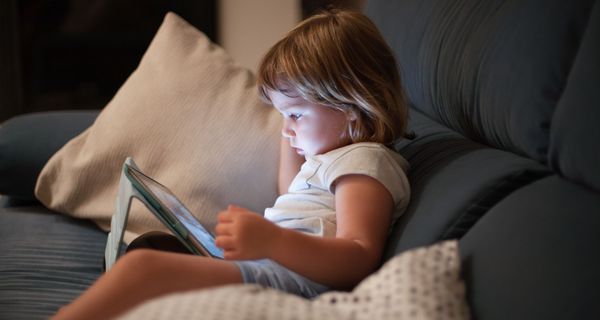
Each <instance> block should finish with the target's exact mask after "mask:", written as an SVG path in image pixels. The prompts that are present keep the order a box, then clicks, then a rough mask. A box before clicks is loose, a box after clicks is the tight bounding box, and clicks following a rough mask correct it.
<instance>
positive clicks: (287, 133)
mask: <svg viewBox="0 0 600 320" xmlns="http://www.w3.org/2000/svg"><path fill="white" fill-rule="evenodd" d="M281 135H282V136H283V137H284V138H291V137H294V136H295V135H296V133H295V132H294V130H292V128H290V126H289V123H287V121H286V122H284V124H283V128H281Z"/></svg>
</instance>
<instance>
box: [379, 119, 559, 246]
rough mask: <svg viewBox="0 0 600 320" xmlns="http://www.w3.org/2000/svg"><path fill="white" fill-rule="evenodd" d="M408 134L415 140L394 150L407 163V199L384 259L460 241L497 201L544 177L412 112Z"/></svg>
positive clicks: (526, 163)
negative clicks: (413, 135) (419, 248)
mask: <svg viewBox="0 0 600 320" xmlns="http://www.w3.org/2000/svg"><path fill="white" fill-rule="evenodd" d="M409 130H411V131H412V132H413V133H414V134H415V139H413V140H412V141H404V142H402V143H401V144H398V145H397V146H396V148H397V149H399V151H400V153H401V154H402V155H403V156H404V157H405V159H406V160H408V162H409V163H410V166H411V169H410V171H409V172H408V178H409V181H410V183H411V193H412V196H411V200H410V203H409V206H408V208H407V210H406V212H405V213H404V215H403V216H401V217H400V219H399V220H398V222H397V225H396V226H395V227H394V229H393V232H392V234H391V235H390V239H389V240H388V248H387V249H386V257H390V256H393V255H395V254H397V253H399V252H402V251H404V250H406V249H410V248H413V247H418V246H424V245H428V244H431V243H434V242H436V241H439V240H443V239H453V238H454V239H455V238H460V237H462V235H463V234H464V233H465V232H466V231H467V230H468V229H469V228H470V227H471V226H472V225H473V224H474V223H475V222H476V221H477V219H479V218H480V217H481V216H482V215H484V214H485V213H486V212H487V210H488V209H489V208H491V207H493V206H494V205H495V204H496V203H497V202H498V201H499V200H501V199H502V198H504V197H506V196H507V195H509V194H510V193H511V192H513V191H514V190H516V189H518V188H520V187H522V186H524V185H527V184H529V183H531V182H532V181H535V180H537V179H539V178H541V177H543V176H545V175H548V174H549V170H548V169H547V168H546V167H544V166H542V165H540V164H539V163H537V162H535V161H532V160H530V159H526V158H522V157H520V156H517V155H514V154H511V153H508V152H505V151H501V150H497V149H492V148H489V147H487V146H485V145H482V144H478V143H476V142H473V141H471V140H468V139H466V138H464V137H463V136H461V135H460V134H458V133H456V132H454V131H452V130H451V129H448V128H446V127H444V126H442V125H440V124H438V123H437V122H435V121H433V120H431V119H429V118H428V117H427V116H425V115H423V114H422V113H419V112H418V111H416V110H411V119H410V121H409Z"/></svg>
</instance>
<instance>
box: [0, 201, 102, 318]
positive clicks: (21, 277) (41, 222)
mask: <svg viewBox="0 0 600 320" xmlns="http://www.w3.org/2000/svg"><path fill="white" fill-rule="evenodd" d="M0 235H2V241H0V261H2V262H1V263H0V319H48V318H49V316H50V315H52V314H54V313H55V312H56V311H57V310H58V308H59V307H61V306H63V305H65V304H67V303H69V302H70V301H72V300H73V299H74V298H75V297H77V296H78V295H79V294H80V293H82V292H83V291H84V290H85V289H86V288H87V287H89V286H90V284H92V282H93V281H94V280H96V279H97V278H98V276H100V274H101V273H102V266H103V264H102V262H103V258H104V245H105V242H106V233H105V232H103V231H101V230H100V229H99V228H98V227H96V225H94V224H93V223H92V222H90V221H86V220H79V219H74V218H71V217H67V216H64V215H60V214H56V213H54V212H52V211H49V210H48V209H45V208H43V207H41V206H36V207H16V208H0Z"/></svg>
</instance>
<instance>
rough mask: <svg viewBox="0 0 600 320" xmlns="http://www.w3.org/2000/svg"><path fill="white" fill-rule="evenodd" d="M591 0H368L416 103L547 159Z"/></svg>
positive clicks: (469, 132)
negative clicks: (555, 116)
mask: <svg viewBox="0 0 600 320" xmlns="http://www.w3.org/2000/svg"><path fill="white" fill-rule="evenodd" d="M593 3H594V1H593V0H580V1H564V0H503V1H499V0H453V1H444V0H406V1H368V2H367V8H366V10H367V13H368V14H369V15H370V16H371V17H372V18H373V20H374V21H375V22H376V24H377V25H378V26H379V27H380V29H381V30H382V32H383V34H384V36H385V38H386V40H387V41H388V42H389V43H390V46H391V47H392V49H393V50H394V51H395V53H396V56H397V58H398V63H399V64H400V66H401V71H402V76H403V82H404V85H405V87H406V90H407V94H408V96H409V98H410V100H411V102H412V104H414V106H415V107H416V108H417V109H419V110H421V111H423V112H424V113H425V114H427V115H429V116H430V117H432V118H433V119H436V120H438V121H440V123H443V124H446V125H447V126H449V127H451V128H453V129H454V130H456V131H458V132H461V133H463V134H464V135H465V136H467V137H469V138H470V139H473V140H475V141H478V142H481V143H484V144H487V145H491V146H493V147H497V148H500V149H504V150H508V151H511V152H515V153H518V154H521V155H526V156H528V157H530V158H532V159H535V160H538V161H540V162H545V161H546V159H547V158H546V157H547V152H548V144H549V127H550V121H551V118H552V112H553V110H554V108H555V106H556V103H557V101H558V99H559V98H560V96H561V94H562V92H563V88H564V86H565V82H566V78H567V76H568V72H569V68H570V66H571V64H572V61H573V59H574V57H575V55H576V53H577V50H578V47H579V43H580V39H581V37H582V34H583V32H584V30H585V27H586V25H587V20H588V16H589V12H590V9H591V7H592V5H593Z"/></svg>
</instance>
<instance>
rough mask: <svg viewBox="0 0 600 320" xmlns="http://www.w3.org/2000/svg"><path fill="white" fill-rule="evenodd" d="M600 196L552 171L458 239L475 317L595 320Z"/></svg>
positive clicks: (598, 312)
mask: <svg viewBox="0 0 600 320" xmlns="http://www.w3.org/2000/svg"><path fill="white" fill-rule="evenodd" d="M599 213H600V195H599V194H598V193H595V192H593V191H591V190H589V189H586V188H584V187H581V186H579V185H577V184H575V183H571V182H569V181H567V180H564V179H562V178H560V177H558V176H556V175H553V176H551V177H547V178H545V179H542V180H539V181H537V182H534V183H532V184H531V185H529V186H527V187H524V188H522V189H521V190H518V191H516V192H514V193H513V194H511V195H510V196H509V197H507V198H506V199H504V200H503V201H502V202H500V203H498V205H497V206H496V207H494V208H493V209H492V210H490V211H489V212H488V213H487V214H486V215H485V216H484V217H483V218H481V219H480V220H479V222H478V223H477V224H476V225H475V226H474V227H473V228H472V229H471V230H470V231H469V233H467V234H466V235H465V236H464V237H463V238H462V240H461V241H460V242H459V246H460V251H461V255H462V257H463V258H462V260H463V274H464V277H465V281H466V283H467V296H468V300H469V305H470V307H471V312H472V315H473V318H474V319H600V304H599V303H598V301H600V290H598V285H599V284H600V272H598V270H600V255H599V254H598V246H597V245H598V243H600V232H598V230H600V214H599Z"/></svg>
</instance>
